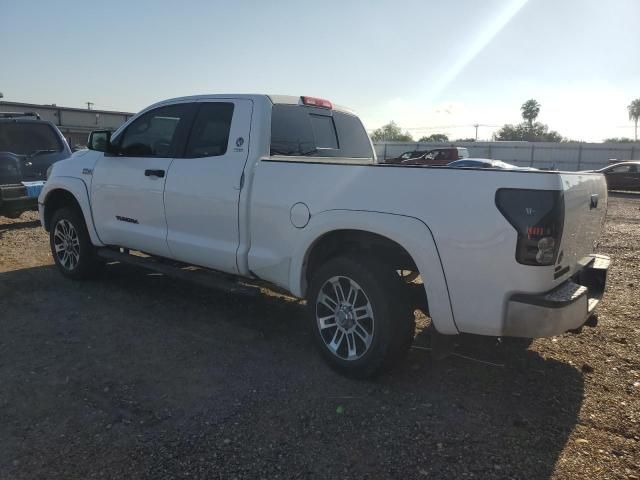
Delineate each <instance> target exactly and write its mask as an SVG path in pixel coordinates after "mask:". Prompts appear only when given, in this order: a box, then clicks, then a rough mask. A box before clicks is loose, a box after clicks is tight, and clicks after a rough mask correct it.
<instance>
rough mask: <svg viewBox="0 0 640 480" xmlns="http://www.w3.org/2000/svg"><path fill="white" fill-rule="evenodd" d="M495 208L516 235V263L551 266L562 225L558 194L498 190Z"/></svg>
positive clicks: (545, 191)
mask: <svg viewBox="0 0 640 480" xmlns="http://www.w3.org/2000/svg"><path fill="white" fill-rule="evenodd" d="M496 206H497V207H498V210H500V213H502V215H504V217H505V218H506V219H507V221H508V222H509V223H510V224H511V225H512V226H513V228H515V229H516V232H518V243H517V245H516V260H517V261H518V263H522V264H524V265H553V264H554V263H555V261H556V258H558V250H559V249H560V239H561V238H562V228H563V226H564V196H563V194H562V192H561V191H559V190H525V189H517V188H501V189H500V190H498V191H497V192H496Z"/></svg>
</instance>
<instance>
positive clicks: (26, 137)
mask: <svg viewBox="0 0 640 480" xmlns="http://www.w3.org/2000/svg"><path fill="white" fill-rule="evenodd" d="M40 150H44V151H49V150H50V151H53V152H60V151H62V143H61V142H60V139H59V138H58V135H56V133H55V132H54V130H53V128H51V126H50V125H48V124H47V123H36V122H0V152H12V153H17V154H18V155H29V154H31V153H35V152H37V151H40Z"/></svg>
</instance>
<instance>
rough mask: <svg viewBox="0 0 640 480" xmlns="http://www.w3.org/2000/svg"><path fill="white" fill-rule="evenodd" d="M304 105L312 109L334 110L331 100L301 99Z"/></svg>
mask: <svg viewBox="0 0 640 480" xmlns="http://www.w3.org/2000/svg"><path fill="white" fill-rule="evenodd" d="M300 98H301V99H302V103H303V104H304V105H310V106H312V107H320V108H328V109H332V108H333V104H332V103H331V102H330V101H329V100H325V99H324V98H316V97H300Z"/></svg>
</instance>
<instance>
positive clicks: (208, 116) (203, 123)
mask: <svg viewBox="0 0 640 480" xmlns="http://www.w3.org/2000/svg"><path fill="white" fill-rule="evenodd" d="M232 118H233V103H223V102H207V103H202V104H201V105H200V108H199V109H198V113H197V115H196V119H195V121H194V122H193V128H192V129H191V133H190V134H189V141H188V142H187V149H186V151H185V157H188V158H197V157H216V156H219V155H224V154H225V153H226V151H227V145H228V144H229V132H230V130H231V119H232Z"/></svg>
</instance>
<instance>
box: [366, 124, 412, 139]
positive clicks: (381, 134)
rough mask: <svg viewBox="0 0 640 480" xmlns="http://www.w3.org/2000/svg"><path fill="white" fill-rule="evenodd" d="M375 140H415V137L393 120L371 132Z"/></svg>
mask: <svg viewBox="0 0 640 480" xmlns="http://www.w3.org/2000/svg"><path fill="white" fill-rule="evenodd" d="M371 140H373V141H374V142H385V141H386V142H413V137H412V136H411V134H410V133H409V132H407V131H405V132H403V131H402V129H401V128H400V127H399V126H398V125H397V124H396V122H394V121H393V120H392V121H390V122H389V123H387V124H386V125H383V126H381V127H380V128H377V129H375V130H374V131H373V132H372V133H371Z"/></svg>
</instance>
